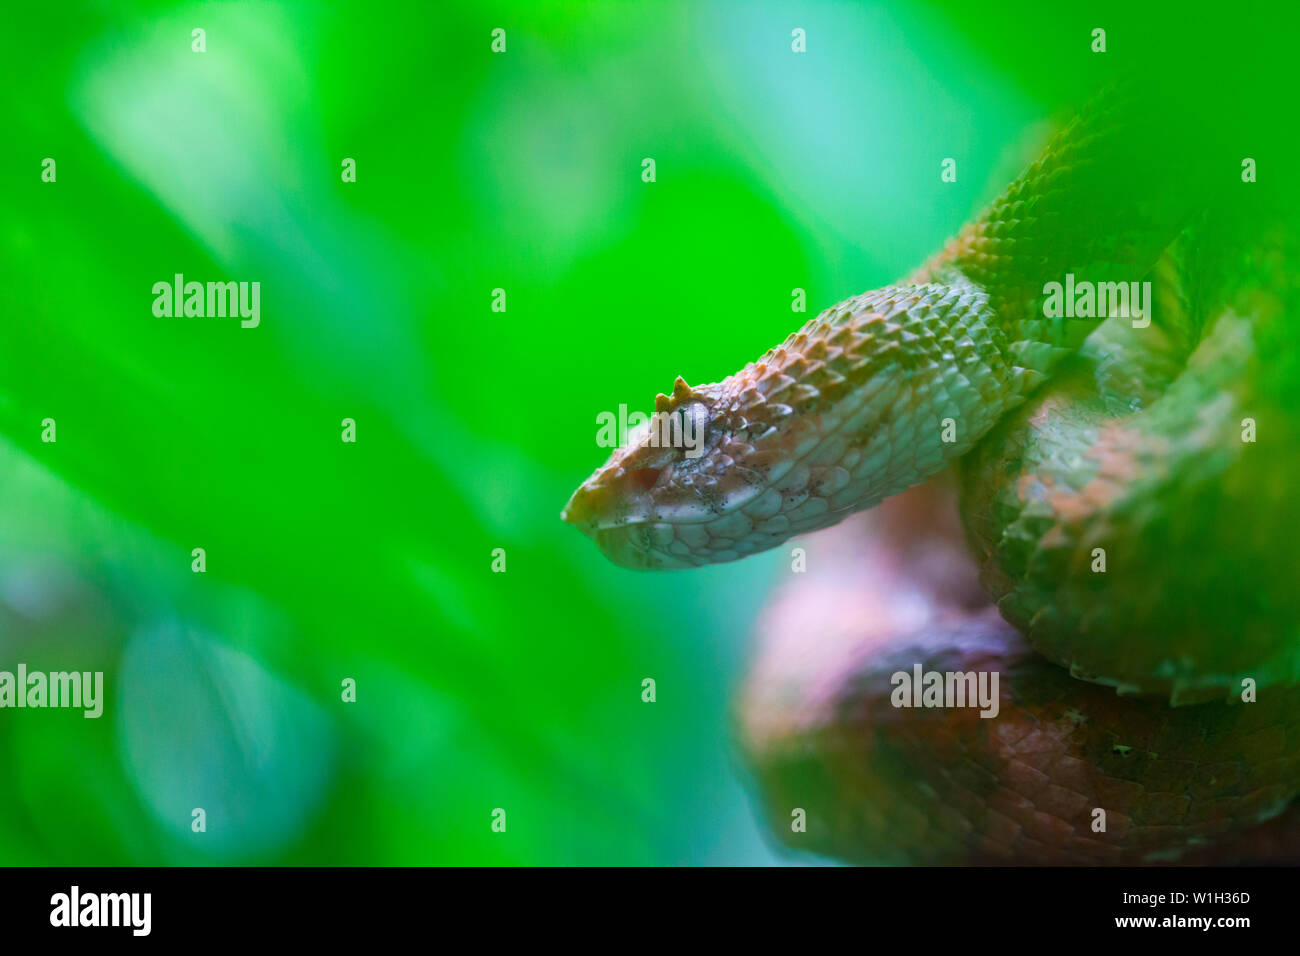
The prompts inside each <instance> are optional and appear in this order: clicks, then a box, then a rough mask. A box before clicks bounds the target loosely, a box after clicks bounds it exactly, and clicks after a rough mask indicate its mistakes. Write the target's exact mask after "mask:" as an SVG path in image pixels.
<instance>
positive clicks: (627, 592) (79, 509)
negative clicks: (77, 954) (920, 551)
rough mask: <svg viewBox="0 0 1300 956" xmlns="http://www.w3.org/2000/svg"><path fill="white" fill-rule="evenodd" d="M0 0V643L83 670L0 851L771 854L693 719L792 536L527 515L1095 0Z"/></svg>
mask: <svg viewBox="0 0 1300 956" xmlns="http://www.w3.org/2000/svg"><path fill="white" fill-rule="evenodd" d="M1121 9H1123V8H1122V7H1120V6H1116V7H1115V8H1114V10H1121ZM5 16H6V20H7V25H6V29H5V30H4V31H3V34H2V35H0V57H2V58H3V61H4V63H5V66H6V71H7V76H6V80H7V82H6V83H5V88H4V93H3V94H0V95H2V96H3V99H4V117H5V132H4V137H3V143H4V145H3V150H2V151H0V172H2V173H3V179H2V182H3V190H4V195H3V203H2V205H0V250H2V252H0V257H2V258H0V262H2V268H3V289H4V293H3V294H4V302H5V309H4V315H3V319H2V320H0V431H2V433H0V669H9V670H13V669H14V668H15V667H16V665H17V663H18V662H19V661H22V662H25V663H27V664H28V666H29V667H30V668H33V669H36V668H45V669H66V668H74V669H79V670H86V669H102V670H103V671H104V672H105V683H106V693H107V703H106V708H105V714H104V716H103V717H102V718H101V719H99V720H97V721H96V720H86V719H83V717H82V715H81V713H80V712H79V711H54V710H45V711H40V710H21V711H20V710H3V711H0V780H3V781H4V783H3V785H0V863H5V864H21V865H34V864H69V865H80V864H146V863H148V864H152V863H177V864H203V863H266V864H332V863H338V864H363V863H364V864H377V863H387V864H421V863H457V864H459V863H484V864H498V863H504V864H621V863H628V864H674V863H686V864H755V863H758V864H762V863H768V862H776V861H782V860H785V859H786V857H784V856H780V855H778V854H777V853H776V851H774V850H773V849H771V846H770V844H769V843H768V841H767V839H766V838H765V837H764V836H763V834H762V833H761V832H760V830H759V827H758V825H757V823H756V821H755V818H754V814H753V811H752V809H751V806H750V797H749V785H748V782H747V780H746V777H745V773H744V769H743V767H741V766H740V765H739V763H738V761H737V759H736V757H735V754H734V751H733V747H732V743H731V733H730V731H731V711H730V707H731V700H732V695H733V693H734V689H735V686H736V683H737V681H738V680H739V678H740V676H741V674H742V673H743V667H744V663H745V660H746V643H747V639H748V635H749V631H750V628H751V625H752V622H753V620H754V618H755V616H756V614H757V613H758V610H759V608H760V607H761V603H762V597H763V594H764V592H765V590H766V589H767V587H768V586H769V584H770V582H771V580H772V578H773V577H774V575H775V574H777V573H779V569H780V568H782V567H784V563H783V562H784V558H783V557H782V553H780V552H778V553H773V554H767V555H762V556H759V557H756V558H754V559H752V560H749V561H745V562H742V563H739V564H735V565H730V566H721V567H716V568H711V569H706V570H703V571H700V572H695V573H681V574H662V575H650V574H638V573H636V572H632V571H626V570H623V569H620V568H616V567H613V566H611V565H610V564H608V563H607V562H606V561H605V559H604V558H603V557H601V555H600V554H599V553H598V552H597V550H596V548H595V547H594V546H593V545H592V544H591V543H590V542H589V541H587V540H586V539H585V538H583V537H582V536H581V535H579V534H578V533H576V532H575V531H574V530H573V529H571V528H568V527H565V526H563V525H562V524H561V523H560V521H559V511H560V508H561V507H562V505H563V504H564V502H565V500H566V498H567V496H568V494H569V492H570V491H571V490H572V489H573V487H575V486H576V485H577V484H578V482H580V481H581V480H582V479H583V478H584V477H585V476H586V475H587V474H588V473H589V472H590V470H591V469H593V468H594V467H595V466H596V465H597V464H599V463H600V462H601V461H603V459H604V458H605V456H606V453H607V452H606V450H604V449H600V448H598V447H597V446H596V444H595V436H596V415H597V414H598V413H599V412H601V411H605V410H614V411H616V410H617V409H618V406H619V404H620V403H627V404H628V405H629V406H630V407H631V408H639V409H642V410H649V408H650V406H651V404H652V399H653V396H654V394H655V392H657V391H660V390H668V387H669V386H670V385H671V383H672V381H673V378H674V377H675V376H676V375H678V374H681V375H683V376H684V377H685V378H686V379H687V380H688V381H690V382H691V383H700V382H707V381H714V380H717V379H720V378H722V377H724V376H725V375H726V374H728V373H729V372H731V371H733V370H735V369H736V368H738V367H739V366H740V365H741V364H743V363H744V362H745V361H747V360H749V359H752V358H754V357H756V356H757V355H758V354H760V353H761V352H762V351H763V350H765V349H766V348H768V347H769V346H771V345H773V344H775V343H776V342H778V341H779V340H780V339H782V338H783V337H784V336H785V335H786V334H787V333H788V332H789V331H791V330H793V329H794V328H795V327H797V326H798V325H799V324H801V323H802V321H803V320H804V319H806V318H808V317H809V316H810V315H812V314H815V313H816V312H817V311H818V310H820V309H821V308H823V307H825V306H827V305H829V304H831V303H833V302H835V301H838V300H839V299H842V298H844V297H846V296H849V295H852V294H855V293H857V292H860V291H862V290H864V289H867V288H871V287H874V286H879V285H882V284H884V283H886V282H889V281H891V280H893V279H895V278H897V277H898V276H899V275H901V274H903V273H905V272H906V271H907V270H908V269H910V268H911V267H912V266H914V265H915V264H917V263H918V262H919V261H920V260H921V259H923V258H924V257H925V256H926V255H927V254H929V253H930V252H932V251H934V250H935V249H937V248H938V247H939V245H940V244H941V243H942V241H943V240H944V239H945V238H946V237H947V236H948V235H950V234H951V233H952V232H953V231H954V230H955V229H956V228H957V227H958V226H959V225H960V224H961V223H962V222H963V221H964V220H966V219H967V218H968V217H969V216H970V215H971V214H972V213H973V212H974V211H975V210H976V209H977V208H978V207H979V206H980V205H981V204H982V203H983V202H984V201H986V200H987V199H988V198H990V196H991V195H992V193H993V191H994V189H995V187H996V186H999V185H1001V184H1002V183H1004V182H1005V181H1006V179H1007V178H1009V177H1010V175H1011V174H1012V173H1014V172H1015V171H1016V169H1015V167H1016V166H1017V165H1018V163H1019V162H1020V161H1022V160H1023V159H1024V157H1025V155H1026V153H1025V150H1026V149H1027V148H1029V144H1032V143H1033V142H1034V139H1035V133H1036V131H1037V130H1038V129H1039V127H1038V124H1039V123H1041V121H1042V120H1044V119H1045V118H1047V117H1049V116H1050V115H1052V114H1053V113H1055V112H1056V111H1058V110H1059V109H1060V108H1062V107H1063V106H1064V105H1066V104H1068V103H1069V102H1070V101H1071V100H1072V99H1073V98H1075V97H1077V95H1078V94H1079V93H1080V92H1081V91H1084V90H1086V89H1088V88H1089V86H1090V85H1091V84H1092V83H1094V82H1095V81H1096V80H1097V79H1098V78H1099V76H1101V75H1104V73H1105V72H1106V71H1108V70H1110V69H1112V68H1113V67H1114V65H1115V63H1116V62H1119V60H1121V59H1122V58H1123V56H1124V55H1125V54H1124V52H1123V49H1124V43H1123V39H1122V36H1123V31H1122V29H1115V28H1112V30H1111V34H1110V41H1109V42H1110V44H1111V48H1112V51H1113V53H1112V54H1108V56H1110V57H1111V59H1103V58H1101V57H1097V56H1094V55H1093V54H1092V53H1091V52H1090V50H1089V43H1090V31H1091V29H1092V27H1094V26H1097V25H1108V23H1107V22H1106V17H1108V16H1109V17H1111V18H1112V21H1111V22H1113V23H1119V22H1120V19H1119V16H1120V15H1119V14H1118V13H1116V12H1114V11H1111V12H1109V13H1107V12H1105V11H1101V10H1098V8H1096V7H1094V8H1092V10H1091V12H1088V13H1072V12H1066V11H1060V10H1053V9H1046V8H1040V7H1039V6H1037V5H1031V4H1010V5H1006V6H1004V7H1003V8H1001V9H999V10H979V11H976V10H970V9H964V8H961V7H954V8H953V9H951V10H949V9H943V8H940V7H937V6H932V5H928V4H919V5H907V4H897V5H892V6H889V7H885V6H881V5H875V4H823V3H744V4H741V3H716V2H715V3H709V2H691V3H675V2H649V3H631V2H628V3H614V2H601V3H593V2H585V0H584V2H576V0H574V2H568V3H518V4H502V3H457V4H442V3H433V4H431V3H419V2H413V3H408V4H394V5H389V4H384V3H367V4H355V5H344V4H328V3H320V4H318V3H305V2H304V3H300V4H290V3H272V2H260V0H259V2H246V3H224V2H216V3H181V4H173V3H137V4H117V3H80V4H69V5H65V6H60V7H49V8H47V7H45V6H44V5H25V6H15V7H11V8H9V9H8V10H7V11H6V14H5ZM1094 21H1095V22H1094ZM196 27H201V28H203V29H204V30H205V31H206V46H207V52H206V53H202V54H198V53H194V52H192V51H191V30H192V29H194V28H196ZM498 27H499V28H502V29H504V30H505V31H506V51H505V52H504V53H493V52H492V50H491V31H492V30H493V29H494V28H498ZM794 28H801V29H803V30H804V31H806V37H807V41H806V42H807V52H806V53H802V54H800V53H794V52H792V49H791V42H792V40H791V31H792V30H793V29H794ZM45 157H51V158H54V159H55V160H56V162H57V181H56V182H54V183H46V182H42V180H41V162H42V160H43V159H44V158H45ZM345 157H351V158H354V159H355V160H356V164H357V181H356V182H355V183H345V182H343V181H342V180H341V176H340V168H341V167H340V164H341V162H342V160H343V159H344V158H345ZM646 157H651V158H653V159H654V160H655V161H656V165H657V181H655V182H653V183H646V182H643V181H642V177H641V172H642V160H643V159H644V158H646ZM946 157H954V158H956V159H957V162H958V180H957V182H956V183H951V184H945V183H941V182H940V178H939V172H940V163H941V161H942V160H943V159H944V158H946ZM178 272H180V273H184V274H185V275H186V277H187V278H189V279H196V280H199V281H207V280H222V281H224V280H236V281H238V280H244V281H253V280H256V281H260V282H261V284H262V302H261V306H262V322H261V326H260V328H257V329H252V330H246V329H241V328H240V327H239V323H238V321H237V320H230V319H199V318H189V319H184V318H181V319H165V318H156V317H155V316H154V315H153V313H152V302H153V295H152V292H151V289H152V286H153V284H154V283H155V282H157V281H167V280H170V278H171V277H172V276H173V274H175V273H178ZM796 287H797V288H803V289H806V290H807V295H808V308H809V315H808V316H803V315H795V314H792V312H791V307H790V304H791V292H792V289H794V288H796ZM495 288H503V289H505V290H506V295H507V311H506V312H504V313H494V312H493V311H491V307H490V306H491V301H492V290H493V289H495ZM46 418H53V419H55V421H56V422H57V439H58V440H57V442H56V443H53V444H50V443H44V442H42V441H41V431H42V428H41V422H42V421H43V420H44V419H46ZM344 418H354V419H355V420H356V423H357V426H356V427H357V442H356V443H355V444H345V443H343V442H342V441H341V440H340V432H341V428H340V423H341V421H342V419H344ZM196 547H202V548H204V549H206V553H207V568H208V570H207V572H206V573H205V574H195V573H192V571H191V549H193V548H196ZM495 548H504V549H505V552H506V555H507V558H506V560H507V570H506V573H503V574H498V573H493V572H492V570H491V564H492V552H493V549H495ZM348 677H351V678H354V679H355V680H356V682H357V701H356V702H355V703H344V702H343V701H342V700H341V699H340V682H341V681H342V680H343V679H344V678H348ZM645 677H653V678H654V679H655V680H656V681H657V688H658V690H657V698H658V699H657V702H655V703H653V704H647V703H643V702H642V700H641V681H642V679H643V678H645ZM194 807H202V808H204V809H205V811H206V813H207V832H205V833H193V832H191V827H190V823H191V810H192V808H194ZM495 808H503V809H504V810H505V811H506V814H507V817H506V819H507V829H506V832H505V833H495V832H493V830H492V828H491V815H492V811H493V810H494V809H495Z"/></svg>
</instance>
